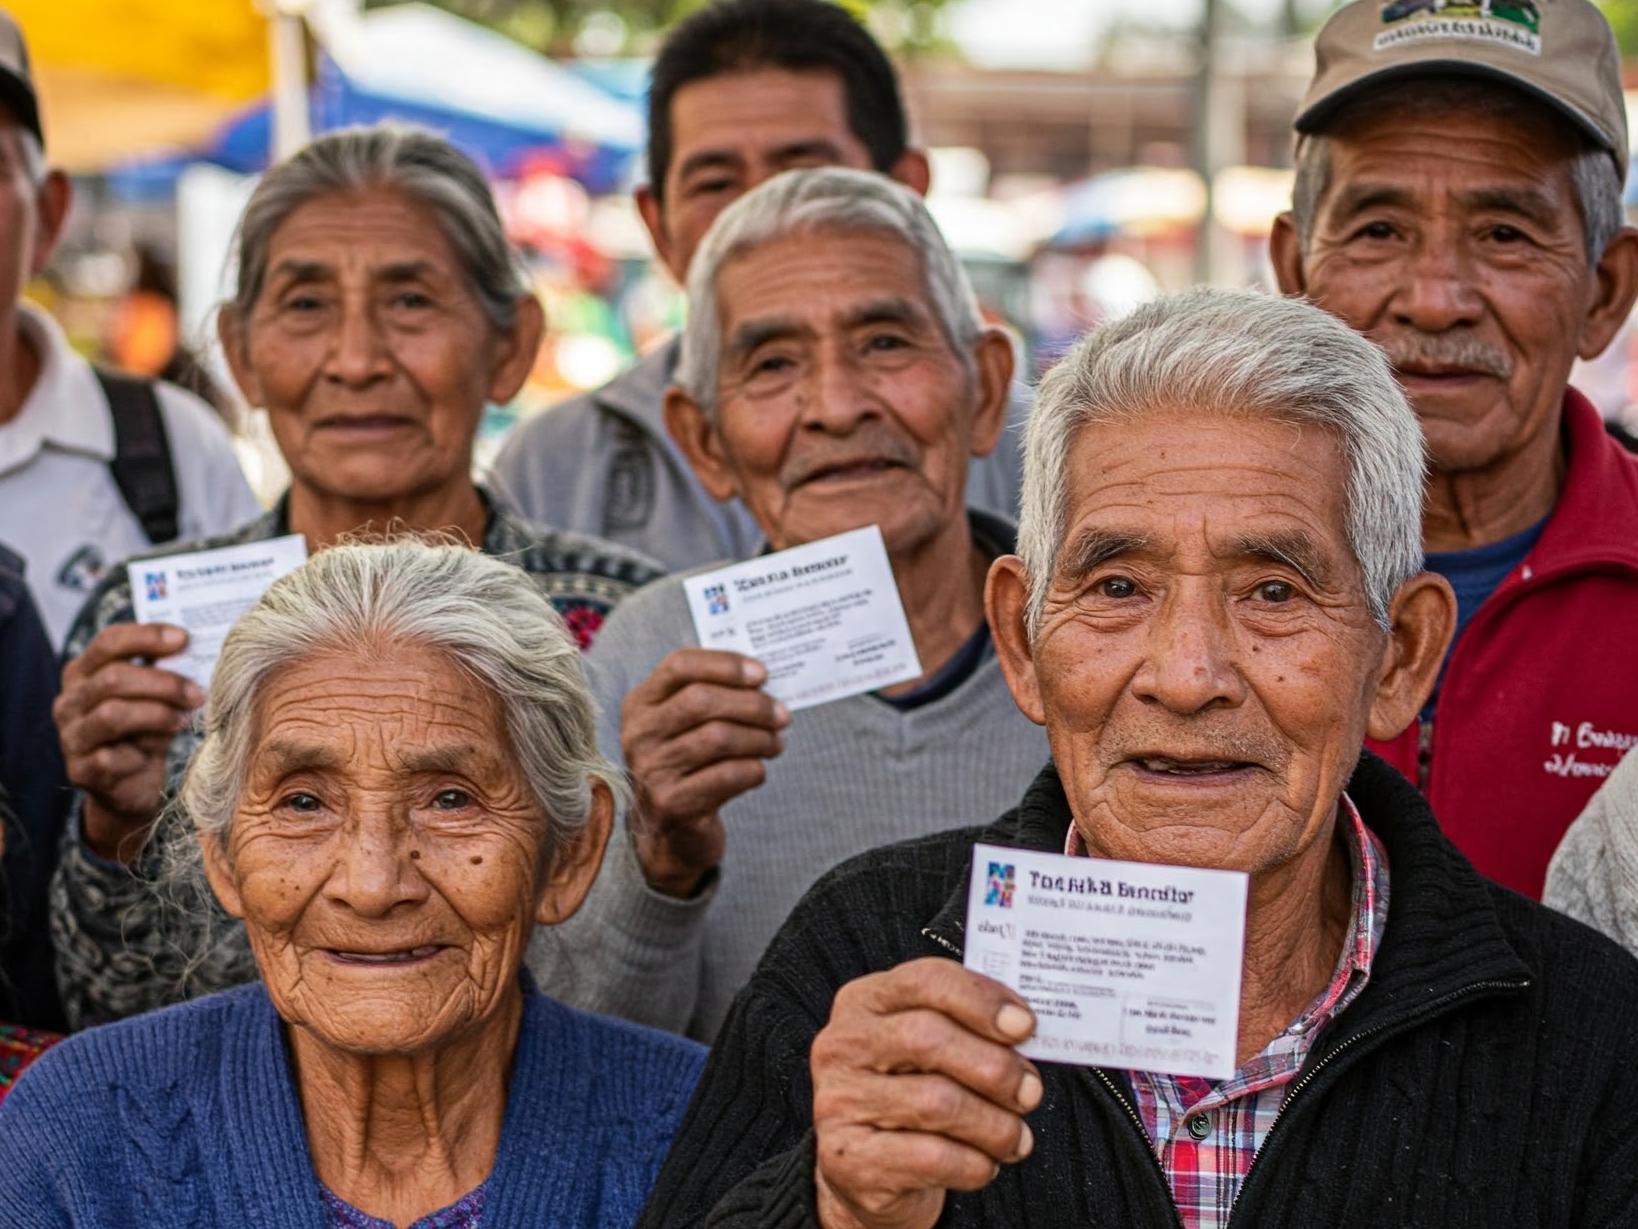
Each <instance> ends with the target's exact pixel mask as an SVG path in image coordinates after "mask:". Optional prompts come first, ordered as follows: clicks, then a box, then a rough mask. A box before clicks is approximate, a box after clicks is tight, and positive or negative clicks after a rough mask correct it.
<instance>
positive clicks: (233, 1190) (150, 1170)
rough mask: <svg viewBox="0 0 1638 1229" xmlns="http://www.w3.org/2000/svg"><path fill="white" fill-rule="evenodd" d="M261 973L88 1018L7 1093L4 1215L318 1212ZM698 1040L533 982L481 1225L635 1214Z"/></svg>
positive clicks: (280, 1225) (598, 1227) (157, 1227)
mask: <svg viewBox="0 0 1638 1229" xmlns="http://www.w3.org/2000/svg"><path fill="white" fill-rule="evenodd" d="M282 1030H283V1024H282V1022H281V1021H280V1019H279V1017H278V1015H277V1013H275V1011H274V1010H273V1004H272V1003H271V1001H269V999H268V997H267V994H266V992H265V991H264V990H263V989H262V987H261V986H259V985H257V986H244V987H241V988H239V989H236V990H230V991H227V992H225V993H223V994H217V995H212V996H210V997H208V998H204V999H198V1000H195V1001H194V1002H191V1003H186V1004H183V1005H181V1006H178V1007H171V1008H167V1009H166V1010H164V1011H159V1012H153V1013H151V1014H149V1015H145V1016H139V1017H137V1018H135V1019H131V1020H125V1021H121V1022H120V1023H118V1024H112V1025H108V1026H106V1027H104V1028H95V1029H90V1030H88V1031H87V1032H84V1033H80V1034H78V1035H76V1036H73V1037H70V1038H69V1039H68V1040H67V1041H64V1042H63V1043H62V1044H61V1045H58V1046H57V1047H56V1048H54V1049H53V1050H51V1051H50V1052H49V1053H48V1054H46V1055H45V1056H44V1057H43V1058H42V1059H40V1061H38V1062H37V1063H35V1064H34V1066H33V1067H31V1068H30V1069H29V1071H28V1073H27V1075H25V1076H24V1077H23V1079H21V1080H19V1081H18V1083H17V1087H16V1088H15V1089H14V1090H13V1091H12V1093H11V1095H10V1096H8V1097H7V1098H6V1099H5V1101H4V1102H0V1139H3V1140H4V1141H5V1163H4V1164H3V1165H0V1225H4V1226H6V1229H67V1227H68V1226H75V1227H76V1229H134V1227H135V1226H141V1227H142V1229H172V1227H174V1229H196V1227H197V1226H202V1225H219V1226H229V1225H243V1226H254V1227H256V1229H287V1227H288V1229H298V1227H299V1229H324V1225H325V1211H324V1203H323V1200H322V1197H321V1195H320V1192H319V1184H318V1178H317V1176H316V1175H315V1174H314V1172H313V1163H312V1159H311V1158H310V1156H309V1155H308V1151H307V1134H306V1127H305V1125H304V1122H303V1119H302V1109H301V1104H300V1100H299V1098H298V1095H297V1090H296V1085H295V1081H294V1077H293V1075H292V1072H291V1069H290V1064H289V1061H288V1059H287V1057H286V1051H285V1045H284V1037H283V1031H282ZM701 1058H702V1052H701V1051H700V1049H699V1047H698V1046H696V1045H694V1044H693V1043H691V1042H688V1041H684V1040H682V1039H681V1038H677V1037H672V1036H668V1035H666V1034H662V1033H656V1032H653V1031H650V1030H648V1029H642V1028H638V1027H636V1026H634V1025H630V1024H627V1023H625V1022H623V1021H618V1020H608V1019H604V1018H601V1017H597V1016H589V1015H585V1014H583V1013H581V1012H577V1011H574V1010H573V1009H571V1008H568V1007H564V1006H563V1005H562V1004H560V1003H557V1002H554V1001H553V1000H551V999H549V998H547V997H546V996H545V995H542V994H540V993H538V992H535V991H533V990H528V991H526V997H525V1001H524V1012H523V1025H522V1028H521V1029H520V1030H519V1034H518V1046H517V1055H516V1058H515V1061H514V1064H513V1069H512V1082H511V1086H510V1088H509V1090H508V1095H507V1102H506V1115H505V1119H504V1121H503V1124H502V1127H501V1138H500V1145H499V1148H498V1149H497V1151H496V1155H495V1165H494V1169H493V1170H492V1171H491V1173H490V1175H489V1178H488V1181H487V1182H486V1183H485V1186H484V1210H483V1224H484V1229H524V1227H529V1229H534V1227H536V1226H540V1225H545V1224H550V1225H553V1226H555V1227H560V1229H580V1227H584V1229H594V1227H595V1229H619V1227H620V1226H626V1225H630V1224H631V1222H632V1221H633V1219H634V1218H635V1217H636V1215H637V1211H638V1209H639V1208H640V1207H641V1206H642V1201H643V1198H644V1196H645V1195H646V1193H647V1191H648V1189H649V1186H650V1185H651V1184H652V1182H653V1180H654V1174H655V1172H656V1170H657V1169H658V1167H659V1164H660V1161H661V1158H663V1157H664V1156H665V1151H666V1147H667V1145H668V1144H669V1143H670V1142H671V1136H672V1134H673V1132H674V1131H675V1130H676V1126H677V1121H678V1119H679V1118H680V1117H681V1115H682V1112H683V1109H684V1107H685V1105H686V1104H687V1100H688V1094H689V1091H690V1090H691V1089H692V1088H693V1086H694V1081H695V1079H696V1078H697V1077H698V1075H699V1069H700V1061H701Z"/></svg>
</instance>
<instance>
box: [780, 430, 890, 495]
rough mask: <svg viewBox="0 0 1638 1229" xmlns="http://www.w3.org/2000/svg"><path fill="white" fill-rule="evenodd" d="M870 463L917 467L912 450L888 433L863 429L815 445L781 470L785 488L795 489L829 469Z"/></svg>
mask: <svg viewBox="0 0 1638 1229" xmlns="http://www.w3.org/2000/svg"><path fill="white" fill-rule="evenodd" d="M870 462H886V463H888V464H891V465H902V466H904V467H906V468H908V469H914V468H916V466H917V465H918V464H919V458H918V457H917V456H916V451H915V449H914V448H913V447H912V446H911V445H910V444H908V443H906V442H905V441H904V440H902V439H900V438H899V437H898V436H897V435H895V434H893V433H892V432H891V431H886V430H882V429H880V428H871V427H865V428H862V429H860V430H858V431H854V432H852V433H850V434H849V435H848V436H846V437H845V438H843V439H839V440H834V441H826V442H815V443H814V444H813V445H812V446H810V447H808V448H804V449H803V450H802V451H801V453H800V455H798V456H795V457H792V458H791V459H790V461H788V462H787V463H786V464H785V466H784V468H783V469H782V470H781V471H780V480H781V481H782V483H783V484H784V485H786V486H796V485H798V484H799V483H802V482H806V481H807V480H808V479H809V478H812V477H814V476H815V475H817V474H821V473H824V472H825V471H826V470H829V469H838V468H841V467H844V466H849V465H862V464H868V463H870Z"/></svg>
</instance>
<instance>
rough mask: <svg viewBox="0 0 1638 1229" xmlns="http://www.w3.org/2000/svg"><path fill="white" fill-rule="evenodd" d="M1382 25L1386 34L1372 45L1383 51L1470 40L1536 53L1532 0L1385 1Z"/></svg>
mask: <svg viewBox="0 0 1638 1229" xmlns="http://www.w3.org/2000/svg"><path fill="white" fill-rule="evenodd" d="M1382 23H1383V24H1384V25H1387V26H1391V27H1392V29H1388V30H1384V31H1382V33H1380V34H1378V35H1377V36H1376V38H1375V40H1374V41H1373V43H1372V47H1373V48H1374V49H1375V50H1377V51H1386V50H1388V49H1389V48H1391V47H1395V46H1398V45H1399V44H1401V43H1413V42H1422V41H1423V40H1425V39H1446V38H1451V39H1474V40H1477V41H1480V42H1486V43H1500V44H1501V45H1503V46H1505V47H1512V48H1514V49H1516V50H1518V51H1523V52H1527V53H1528V54H1530V55H1540V54H1541V35H1540V33H1539V31H1540V29H1541V5H1540V4H1539V3H1537V0H1471V2H1468V0H1391V3H1388V4H1386V5H1384V6H1383V8H1382Z"/></svg>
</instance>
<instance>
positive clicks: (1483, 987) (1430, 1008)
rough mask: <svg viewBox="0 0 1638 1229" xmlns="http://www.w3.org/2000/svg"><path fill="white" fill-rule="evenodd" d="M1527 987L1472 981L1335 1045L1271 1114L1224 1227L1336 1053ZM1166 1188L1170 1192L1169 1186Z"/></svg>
mask: <svg viewBox="0 0 1638 1229" xmlns="http://www.w3.org/2000/svg"><path fill="white" fill-rule="evenodd" d="M1529 985H1530V979H1529V978H1525V979H1524V980H1522V981H1482V982H1474V983H1473V984H1472V985H1471V986H1463V987H1462V988H1461V989H1460V990H1452V991H1450V992H1449V993H1448V994H1444V995H1441V996H1440V997H1439V998H1436V999H1434V1000H1433V1001H1432V1002H1431V1003H1429V1004H1427V1006H1426V1007H1425V1008H1424V1009H1423V1010H1422V1011H1421V1012H1419V1013H1417V1015H1415V1016H1414V1017H1412V1018H1410V1019H1408V1020H1404V1021H1388V1022H1386V1023H1383V1024H1378V1025H1377V1026H1376V1027H1375V1028H1368V1029H1366V1030H1365V1031H1364V1032H1363V1033H1355V1034H1354V1035H1353V1036H1352V1037H1349V1038H1347V1039H1346V1040H1344V1041H1343V1042H1342V1043H1341V1044H1340V1045H1338V1046H1337V1048H1336V1049H1334V1050H1332V1051H1331V1052H1330V1053H1329V1054H1327V1055H1326V1056H1325V1057H1324V1058H1322V1059H1320V1061H1319V1062H1317V1063H1315V1064H1314V1065H1313V1066H1312V1067H1310V1068H1309V1069H1308V1073H1307V1074H1306V1075H1304V1076H1303V1077H1302V1078H1301V1079H1300V1080H1298V1081H1297V1082H1296V1084H1294V1085H1293V1086H1292V1088H1291V1091H1290V1093H1289V1094H1287V1096H1286V1098H1285V1101H1284V1103H1283V1104H1282V1105H1281V1106H1280V1109H1279V1112H1278V1113H1277V1114H1275V1115H1274V1121H1273V1122H1272V1123H1270V1124H1269V1127H1268V1134H1267V1135H1265V1136H1264V1137H1263V1146H1262V1147H1261V1148H1259V1149H1257V1155H1256V1156H1255V1157H1253V1158H1252V1161H1251V1166H1250V1168H1248V1169H1247V1170H1246V1176H1245V1177H1244V1178H1242V1179H1241V1180H1240V1187H1239V1189H1238V1190H1237V1191H1235V1192H1234V1200H1233V1202H1232V1203H1230V1204H1229V1214H1228V1219H1227V1220H1226V1221H1225V1222H1224V1225H1225V1227H1226V1226H1231V1225H1233V1224H1234V1211H1235V1209H1236V1208H1238V1207H1239V1206H1240V1197H1241V1196H1242V1195H1244V1194H1245V1193H1246V1187H1247V1186H1249V1185H1250V1184H1251V1175H1252V1173H1253V1172H1255V1170H1256V1168H1257V1162H1258V1161H1260V1160H1261V1159H1262V1158H1263V1157H1265V1156H1267V1155H1268V1145H1269V1142H1270V1141H1271V1140H1272V1139H1273V1138H1274V1132H1275V1131H1277V1130H1279V1129H1280V1123H1282V1122H1284V1121H1285V1117H1286V1111H1287V1110H1289V1109H1290V1108H1291V1103H1292V1102H1293V1101H1295V1100H1296V1099H1297V1096H1298V1094H1299V1093H1301V1092H1302V1090H1303V1089H1304V1088H1307V1087H1308V1086H1309V1085H1310V1084H1312V1083H1313V1082H1314V1080H1315V1079H1317V1078H1318V1076H1319V1073H1320V1072H1321V1071H1323V1070H1325V1068H1327V1067H1329V1066H1330V1065H1331V1063H1332V1062H1333V1061H1334V1060H1335V1059H1336V1057H1337V1056H1338V1055H1339V1054H1341V1053H1342V1052H1343V1051H1345V1050H1348V1049H1350V1048H1352V1047H1353V1046H1354V1045H1356V1044H1358V1043H1359V1042H1361V1041H1365V1040H1366V1039H1368V1038H1371V1037H1375V1036H1378V1035H1379V1034H1381V1033H1385V1032H1388V1031H1389V1030H1392V1029H1397V1028H1399V1027H1401V1026H1402V1025H1403V1026H1406V1027H1408V1026H1410V1025H1412V1024H1417V1023H1420V1022H1421V1021H1423V1020H1426V1019H1429V1018H1431V1017H1432V1016H1434V1015H1437V1014H1438V1013H1439V1012H1441V1011H1443V1010H1444V1008H1446V1007H1447V1006H1449V1005H1450V1004H1451V1003H1454V1002H1456V1001H1458V1000H1460V999H1465V998H1468V997H1470V996H1472V995H1476V994H1485V993H1487V992H1489V991H1492V990H1524V989H1527V988H1528V987H1529ZM1139 1125H1140V1126H1141V1125H1142V1124H1141V1123H1140V1124H1139ZM1168 1189H1170V1186H1169V1185H1168Z"/></svg>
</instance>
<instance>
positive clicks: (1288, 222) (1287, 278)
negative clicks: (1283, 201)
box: [1268, 209, 1307, 294]
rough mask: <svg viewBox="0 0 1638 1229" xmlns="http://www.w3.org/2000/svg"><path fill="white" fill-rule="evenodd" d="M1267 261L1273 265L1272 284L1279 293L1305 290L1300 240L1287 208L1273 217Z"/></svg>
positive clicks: (1294, 221) (1293, 220)
mask: <svg viewBox="0 0 1638 1229" xmlns="http://www.w3.org/2000/svg"><path fill="white" fill-rule="evenodd" d="M1268 261H1269V264H1271V265H1273V266H1274V284H1275V285H1277V286H1278V287H1279V288H1280V293H1281V294H1303V293H1305V292H1306V291H1307V282H1306V279H1304V277H1303V275H1302V242H1301V241H1300V240H1299V239H1298V238H1297V223H1296V220H1295V219H1294V218H1292V216H1291V211H1290V210H1289V209H1287V210H1286V211H1285V212H1284V213H1282V214H1280V216H1279V217H1277V218H1275V219H1274V229H1273V230H1271V231H1269V234H1268Z"/></svg>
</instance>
